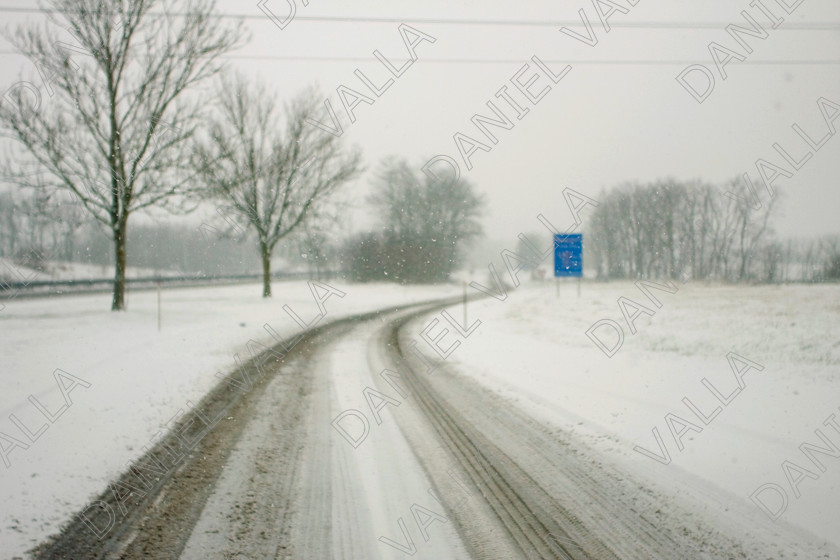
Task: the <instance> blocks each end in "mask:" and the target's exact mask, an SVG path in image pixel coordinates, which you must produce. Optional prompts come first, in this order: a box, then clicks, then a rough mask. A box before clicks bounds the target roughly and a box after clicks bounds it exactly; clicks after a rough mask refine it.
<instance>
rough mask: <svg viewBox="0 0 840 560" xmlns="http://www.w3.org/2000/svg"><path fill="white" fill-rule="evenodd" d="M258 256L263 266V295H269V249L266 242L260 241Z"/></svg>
mask: <svg viewBox="0 0 840 560" xmlns="http://www.w3.org/2000/svg"><path fill="white" fill-rule="evenodd" d="M260 256H261V257H262V266H263V297H264V298H267V297H271V249H269V247H268V244H267V243H265V242H263V241H260Z"/></svg>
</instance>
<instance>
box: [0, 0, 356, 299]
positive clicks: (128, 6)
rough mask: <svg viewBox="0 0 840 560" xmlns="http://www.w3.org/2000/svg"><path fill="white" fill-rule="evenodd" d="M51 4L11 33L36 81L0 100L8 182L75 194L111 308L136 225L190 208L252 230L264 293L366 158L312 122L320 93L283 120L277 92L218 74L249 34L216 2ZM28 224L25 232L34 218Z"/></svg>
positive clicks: (52, 194) (81, 0) (293, 106)
mask: <svg viewBox="0 0 840 560" xmlns="http://www.w3.org/2000/svg"><path fill="white" fill-rule="evenodd" d="M43 7H44V8H45V9H44V13H45V14H46V17H47V18H48V19H47V22H46V24H44V25H33V24H26V25H22V26H20V27H18V28H17V29H16V30H14V31H11V32H7V34H6V35H7V38H8V39H9V41H10V42H11V43H12V44H13V45H14V46H15V47H16V48H17V49H18V50H19V51H20V52H21V53H23V54H24V55H25V56H26V57H27V58H28V59H29V60H30V61H31V62H32V64H33V66H34V68H35V69H36V70H37V74H36V73H33V76H38V77H40V81H39V80H38V78H37V77H33V81H24V80H21V81H19V82H17V83H16V84H14V85H13V86H12V87H11V88H9V90H8V91H7V92H6V94H5V95H4V96H3V99H2V102H0V134H2V136H3V137H4V138H5V139H6V140H7V142H6V143H5V145H4V148H5V152H4V154H3V156H4V157H3V159H2V160H0V179H2V180H3V181H4V182H5V183H8V184H12V185H15V186H17V187H22V188H24V189H29V190H31V191H35V192H37V193H38V195H37V196H36V197H35V199H37V200H47V201H49V200H56V197H57V196H59V195H60V194H61V193H64V194H68V193H69V194H71V195H72V196H73V198H74V200H75V201H76V203H77V206H78V207H79V208H81V209H83V211H84V215H85V216H86V217H87V218H89V219H92V220H96V221H97V222H99V223H100V224H101V226H102V227H104V228H105V229H106V230H107V231H108V232H109V235H110V236H111V239H112V240H113V251H114V292H113V299H112V306H111V307H112V309H113V310H121V309H124V308H125V285H126V284H125V278H126V266H127V249H126V247H127V239H128V231H129V227H128V226H129V218H130V217H131V216H133V215H134V214H135V213H137V212H139V211H144V210H145V211H149V210H151V209H154V208H163V209H165V210H168V211H175V212H186V211H190V210H191V209H194V208H195V206H196V205H195V204H194V201H195V200H208V199H209V200H214V201H216V203H217V204H218V203H221V204H223V205H226V207H227V208H229V209H231V212H232V214H233V217H232V219H233V220H235V221H237V222H238V223H240V224H241V225H244V226H245V227H247V228H250V229H251V230H252V231H254V232H255V235H256V239H257V243H258V245H259V251H260V255H261V260H262V263H263V269H264V287H263V294H264V295H265V296H269V295H270V294H271V286H270V268H271V255H272V253H273V251H274V248H275V246H276V244H277V243H278V241H279V240H280V239H283V238H284V237H286V236H287V235H289V234H290V233H291V232H292V231H294V230H295V229H297V228H298V227H302V226H304V225H305V224H307V220H311V221H316V220H317V217H318V213H319V211H321V210H322V207H323V202H324V201H325V200H326V198H327V197H328V196H330V195H331V194H332V193H333V192H334V191H336V190H337V189H338V187H339V186H341V185H342V184H344V183H346V182H347V181H348V180H350V179H351V178H353V177H354V176H355V175H356V174H357V173H358V172H359V165H360V158H359V155H358V153H355V152H350V153H345V150H344V149H343V148H342V146H341V144H340V143H339V139H338V137H335V136H332V135H328V134H324V133H323V132H318V131H317V130H316V129H314V127H306V126H305V125H304V123H305V120H306V119H307V118H308V117H310V116H312V115H313V113H314V111H315V108H316V102H315V99H320V96H318V95H314V92H307V93H304V94H303V95H301V96H300V97H299V98H297V99H296V100H294V101H293V102H291V103H290V104H289V105H288V106H287V110H286V113H285V123H282V122H281V121H282V120H283V116H284V115H280V114H279V111H278V110H277V109H276V107H275V96H273V95H272V94H271V93H270V92H268V91H266V90H264V89H260V87H259V86H256V85H254V84H249V83H247V81H245V80H244V79H242V78H224V76H225V74H224V72H223V71H224V65H223V64H222V59H223V57H224V56H225V55H226V54H228V53H230V52H231V51H232V50H234V49H236V48H238V47H239V46H240V45H242V44H243V43H244V42H245V40H246V37H245V33H244V30H243V27H242V25H241V22H240V23H239V24H229V23H228V21H227V20H226V19H225V18H222V17H219V16H220V14H219V13H218V12H217V11H216V3H215V0H50V1H47V2H45V4H44V6H43ZM220 76H221V77H223V78H222V79H221V80H220V82H219V86H218V87H217V88H213V87H212V82H213V80H214V79H217V78H219V77H220ZM37 84H40V86H39V85H37ZM208 97H209V99H210V101H209V102H208ZM27 215H28V216H30V222H27V224H31V223H32V222H31V220H35V219H36V218H35V217H34V216H35V214H32V213H30V214H27ZM10 223H12V222H10ZM12 227H15V226H14V225H13V226H12ZM309 227H310V229H312V226H311V224H310V225H309ZM36 229H38V228H36ZM44 231H46V230H45V229H44ZM10 236H12V237H15V238H16V237H17V232H10ZM15 242H16V241H10V243H15ZM35 242H38V243H40V240H33V243H35ZM10 250H11V249H10Z"/></svg>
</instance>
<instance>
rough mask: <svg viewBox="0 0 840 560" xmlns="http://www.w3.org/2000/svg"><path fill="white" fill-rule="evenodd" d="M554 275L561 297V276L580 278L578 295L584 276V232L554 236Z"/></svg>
mask: <svg viewBox="0 0 840 560" xmlns="http://www.w3.org/2000/svg"><path fill="white" fill-rule="evenodd" d="M554 277H555V278H556V282H557V297H558V298H559V297H560V278H577V279H578V297H580V282H581V280H580V279H581V278H582V277H583V234H582V233H567V234H557V235H555V236H554Z"/></svg>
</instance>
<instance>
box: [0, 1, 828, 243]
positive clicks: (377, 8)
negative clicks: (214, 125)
mask: <svg viewBox="0 0 840 560" xmlns="http://www.w3.org/2000/svg"><path fill="white" fill-rule="evenodd" d="M289 1H290V0H268V1H262V2H259V4H258V2H257V1H256V0H254V1H247V2H234V1H232V0H231V1H228V0H224V1H222V2H220V9H221V10H223V11H224V12H226V13H230V14H237V15H244V16H248V17H247V18H246V20H245V23H246V26H247V27H248V28H249V29H250V31H251V33H252V36H253V38H252V41H251V42H250V44H248V45H247V46H245V47H244V48H243V49H241V50H240V51H239V52H238V53H237V55H236V56H234V57H232V58H231V60H230V63H231V65H232V66H233V67H236V68H239V69H241V70H242V71H243V72H244V73H246V74H248V75H251V76H254V77H259V78H260V79H262V80H265V81H266V82H268V84H269V85H270V86H271V87H272V88H273V89H274V90H275V91H276V92H277V95H278V96H279V98H280V99H287V98H289V97H291V96H293V95H294V94H296V93H297V92H299V91H300V90H302V89H303V88H305V87H307V86H309V85H313V84H314V85H317V86H319V87H320V90H321V92H322V93H321V95H322V96H323V97H324V98H325V99H326V98H327V97H328V98H329V99H330V102H331V105H332V107H333V109H334V110H335V112H336V115H337V117H338V118H339V120H340V121H341V122H342V123H343V126H344V136H345V138H346V139H347V140H348V142H351V143H354V144H357V145H359V146H360V147H361V148H362V150H363V152H364V156H365V160H366V163H367V165H368V167H369V169H371V170H373V169H375V168H376V164H377V162H378V161H379V160H380V159H381V158H382V157H383V156H385V155H388V154H397V155H402V156H405V157H407V158H408V159H409V160H410V161H411V162H413V163H415V164H416V165H417V166H418V167H419V166H421V165H422V164H423V163H424V162H425V161H427V160H428V159H429V158H430V157H432V156H435V155H446V156H449V157H451V158H453V159H454V160H455V161H456V162H457V163H458V164H459V167H460V171H461V174H462V176H463V177H466V178H468V179H469V180H470V181H472V182H473V183H474V184H475V185H476V186H477V187H478V189H479V191H480V192H482V193H485V195H486V197H487V200H488V203H489V205H488V210H489V211H488V215H487V218H486V220H485V227H486V230H487V233H488V235H489V236H490V237H491V238H494V239H511V238H514V237H515V236H516V234H517V233H519V232H520V231H533V230H538V229H539V228H540V226H539V224H538V222H537V221H536V218H535V216H536V215H537V214H538V213H543V214H545V215H546V216H548V217H549V219H551V220H552V221H554V222H555V223H556V225H558V226H566V225H568V224H569V223H570V218H569V214H568V211H567V209H566V206H565V203H564V200H563V197H562V194H561V191H562V189H563V188H564V187H570V188H572V189H574V190H576V191H579V192H581V193H583V194H586V195H588V196H591V197H593V198H596V199H597V198H598V194H599V192H600V191H601V189H603V188H609V187H611V186H614V185H616V184H619V183H622V182H625V181H643V182H644V181H652V180H655V179H657V178H664V177H667V176H672V177H676V178H678V179H695V178H697V179H703V180H707V181H711V182H719V183H722V182H724V181H725V180H727V179H730V178H732V177H735V176H737V175H741V174H743V173H744V172H749V173H750V175H751V176H752V177H753V179H754V180H755V181H756V183H757V186H759V187H761V188H760V190H759V195H760V196H761V197H763V198H764V200H766V197H767V196H768V194H767V192H766V191H765V190H764V188H763V185H762V184H761V179H760V176H759V174H758V170H757V169H756V160H758V159H760V158H761V159H764V160H766V161H767V162H769V163H770V164H772V165H775V166H778V167H780V168H782V169H783V170H784V172H785V173H787V174H792V175H793V176H792V177H786V176H783V175H780V176H779V177H778V178H777V179H776V180H775V182H774V187H775V189H776V192H781V193H783V199H782V206H781V212H780V213H779V215H778V216H777V220H776V226H777V227H776V229H777V231H778V233H779V234H780V235H782V236H783V237H787V236H810V235H817V234H823V233H840V219H838V216H837V213H838V210H840V188H839V187H840V185H838V178H840V157H838V156H840V139H838V138H835V137H828V138H827V139H825V138H826V135H827V134H829V130H830V129H829V128H828V126H829V125H828V124H826V122H825V120H824V118H823V114H822V113H821V108H820V106H819V105H818V103H817V100H818V99H819V98H825V99H827V100H828V101H829V102H831V103H832V104H834V105H840V2H838V1H837V0H803V1H801V2H800V4H799V5H798V6H793V4H795V3H796V2H797V1H798V0H762V2H758V0H752V5H751V3H750V0H741V1H733V0H704V1H703V2H674V1H666V0H633V1H636V5H635V6H631V5H630V4H629V1H628V0H616V1H615V5H617V6H619V7H621V8H622V10H624V11H625V12H627V13H622V12H621V11H618V10H616V11H614V13H612V14H611V15H610V16H609V18H608V19H607V24H608V25H610V27H611V29H610V31H609V32H608V33H607V32H605V30H604V26H603V24H602V22H601V19H600V18H599V15H598V13H597V12H596V10H595V7H594V6H593V2H591V1H589V0H586V1H584V0H579V1H575V2H560V1H552V2H549V1H529V2H510V1H504V2H502V1H488V0H482V1H458V2H452V1H451V0H449V1H446V2H444V1H437V0H424V1H423V2H403V1H394V0H389V1H387V2H385V1H381V2H375V1H352V2H342V3H340V4H339V3H336V2H326V1H324V0H310V2H309V6H304V5H303V0H297V9H296V14H295V16H294V18H291V17H290V16H291V14H290V9H289ZM29 5H31V4H29V3H28V2H24V1H23V0H18V1H11V0H4V1H2V2H0V7H10V6H15V7H17V6H20V7H25V6H29ZM260 5H261V6H262V7H263V9H264V10H267V11H269V12H271V13H272V14H274V17H275V21H274V22H273V21H272V20H271V19H270V18H269V17H268V16H267V15H266V14H265V13H264V11H263V9H261V8H260ZM601 6H602V9H603V10H607V9H609V6H608V4H607V3H603V4H601ZM785 6H787V7H785ZM762 8H763V9H764V10H766V11H767V12H768V13H763V10H762ZM581 9H583V10H584V14H585V17H586V19H588V21H589V22H590V23H591V31H592V35H590V34H589V33H588V31H587V29H586V27H585V26H584V25H583V23H582V20H581V16H580V14H579V12H578V11H579V10H581ZM742 11H744V12H746V14H747V15H748V16H749V17H751V18H753V19H754V20H755V21H756V22H757V23H758V24H760V25H761V26H762V27H764V29H765V30H766V34H767V35H768V36H767V37H766V38H764V39H760V38H756V37H751V36H749V35H741V36H740V37H741V40H742V41H743V42H744V43H745V44H746V46H747V48H748V49H751V50H752V52H747V50H745V48H744V46H742V45H739V43H738V41H736V40H735V39H734V38H732V37H731V36H730V35H729V34H728V33H727V32H726V30H725V27H726V26H727V25H729V24H738V25H742V26H745V25H747V20H746V19H745V17H744V16H743V15H742V14H741V12H742ZM787 12H792V13H791V14H788V13H787ZM768 14H769V16H768ZM4 15H5V16H7V17H6V21H7V22H9V23H14V22H16V21H20V20H21V18H22V17H24V16H19V15H15V14H8V13H7V14H4ZM770 17H773V18H775V19H776V25H777V28H776V29H773V27H772V25H771V21H770ZM310 18H313V19H310ZM335 18H348V19H350V20H352V21H335ZM360 19H361V20H368V21H359V20H360ZM370 20H380V21H370ZM383 20H384V21H383ZM782 20H783V21H782ZM493 22H498V23H497V24H496V23H493ZM400 23H404V24H406V25H408V26H411V28H413V29H416V30H418V31H420V32H422V33H423V34H425V36H416V35H414V36H408V37H407V40H410V41H416V44H415V46H414V47H413V50H414V53H415V55H416V57H417V60H416V62H415V63H414V64H412V65H411V66H410V67H408V68H407V69H406V70H405V71H404V73H403V74H402V75H401V76H400V77H398V78H393V76H392V75H391V74H389V73H388V70H386V68H385V66H384V65H383V63H382V62H380V61H379V60H377V58H376V57H374V56H373V51H374V50H378V51H379V52H380V53H381V54H382V55H383V56H384V58H386V59H388V60H390V61H391V62H392V63H393V64H394V65H395V66H396V67H400V66H402V65H403V64H404V63H405V61H406V60H407V59H408V58H409V56H410V54H409V51H408V49H407V47H406V45H405V44H404V40H403V37H402V36H401V34H400V28H399V26H400ZM564 24H565V25H568V26H569V27H568V29H569V31H568V33H564V32H562V31H561V30H560V29H561V27H563V26H564ZM281 25H283V26H284V27H283V29H281V28H280V26H281ZM403 29H404V31H405V30H406V28H403ZM574 34H578V38H575V37H574V36H572V35H574ZM432 39H434V42H432ZM712 42H716V43H717V44H719V45H720V46H721V47H722V49H728V50H729V51H730V52H729V54H727V53H726V51H725V50H718V56H719V57H720V58H723V57H727V56H729V57H731V59H730V60H729V63H728V64H726V65H725V67H724V69H723V70H724V71H725V72H726V75H727V76H726V79H725V80H724V79H723V78H722V76H721V74H720V71H719V70H718V68H717V67H716V64H715V61H714V59H713V58H712V54H711V53H710V51H709V45H710V43H712ZM2 52H3V54H2V56H0V72H2V76H3V80H2V81H0V86H4V87H3V90H4V91H5V89H7V88H8V86H9V85H11V84H12V83H14V82H16V81H17V79H18V75H19V74H20V73H21V72H23V74H24V75H25V76H26V75H31V72H32V66H31V64H29V63H26V62H25V61H24V59H23V58H22V57H20V56H19V55H15V54H12V53H11V51H10V47H9V46H8V44H6V45H5V46H4V47H3V48H2ZM534 56H535V57H536V58H537V59H538V60H540V61H542V62H543V63H544V64H543V66H544V69H543V70H540V69H539V68H538V66H537V65H536V64H535V63H534V62H533V61H532V57H534ZM289 58H292V59H289ZM738 58H743V59H744V60H738ZM307 59H308V60H307ZM313 59H314V60H313ZM445 61H450V62H445ZM453 61H454V62H453ZM668 61H671V62H668ZM768 61H770V62H771V63H768ZM819 61H823V62H822V63H818V62H819ZM829 61H830V62H829ZM526 63H529V64H530V67H529V68H526V69H525V71H524V72H523V73H522V74H521V75H520V81H521V82H522V83H525V82H528V80H529V79H530V77H531V76H532V75H535V74H539V78H538V79H537V81H535V82H534V83H533V84H532V85H531V86H529V87H528V88H527V89H528V91H530V92H531V95H532V96H534V97H536V96H539V95H540V94H541V92H543V91H544V90H545V89H546V88H550V89H549V90H547V92H546V93H545V94H544V96H543V97H541V99H539V101H538V102H536V103H533V102H531V101H528V99H527V98H526V96H525V94H524V93H523V92H521V91H520V90H519V89H517V87H516V86H514V84H513V83H512V81H511V80H512V78H513V77H514V75H515V74H517V73H518V72H519V70H520V68H522V67H523V65H524V64H526ZM694 63H696V64H701V65H703V66H705V67H706V68H707V71H706V72H703V71H701V70H695V71H693V72H691V73H690V74H688V75H687V79H688V80H689V81H690V83H691V84H692V85H693V87H694V88H695V89H696V90H699V91H698V95H699V93H701V92H702V91H703V89H706V85H707V84H708V79H709V78H708V77H707V76H708V75H710V76H713V78H714V80H715V84H714V87H713V89H711V90H710V91H709V92H708V95H707V96H706V97H705V99H704V101H703V102H702V104H701V103H699V102H698V101H697V100H696V99H695V97H694V96H692V94H691V93H689V91H688V90H687V89H686V88H685V87H683V86H681V85H680V84H679V83H678V82H677V80H676V77H677V76H678V75H679V74H680V73H681V72H682V71H683V70H684V69H686V67H688V66H689V65H690V64H694ZM567 65H568V66H570V67H571V69H570V71H568V73H567V74H565V75H564V76H563V77H562V79H559V82H558V83H554V81H552V79H551V78H550V77H549V76H548V75H547V74H546V72H550V73H553V74H554V75H560V74H561V72H562V70H563V69H564V68H565V67H566V66H567ZM355 70H359V71H360V73H361V74H363V75H364V76H365V77H366V78H367V79H368V80H369V81H370V82H372V84H373V85H374V86H376V87H381V86H383V84H386V83H387V80H388V79H389V78H393V79H394V82H393V84H392V85H391V86H390V87H389V88H388V89H387V90H386V91H384V92H382V93H381V96H380V97H377V96H376V94H374V93H373V92H371V90H370V88H368V87H366V86H365V85H364V84H363V83H362V81H361V80H360V78H359V77H358V76H357V75H355V74H354V71H355ZM555 79H558V78H555ZM704 80H705V83H702V82H704ZM342 85H343V86H345V87H346V88H349V90H355V91H357V92H360V93H363V94H365V95H366V96H368V97H369V98H370V99H372V100H373V103H372V104H366V103H364V102H360V103H359V104H358V105H357V106H356V107H355V108H353V109H352V110H353V112H354V117H355V122H352V123H351V122H350V119H349V115H348V113H347V111H346V110H345V107H344V106H343V105H342V101H341V99H340V98H339V95H338V93H337V91H336V89H337V88H338V87H339V86H342ZM503 86H507V93H508V94H509V95H510V97H511V98H512V99H513V100H515V102H516V103H518V104H519V105H521V106H522V107H523V108H527V109H528V112H527V114H525V115H524V116H522V118H521V119H517V117H516V111H515V110H514V109H513V108H512V106H511V105H510V104H509V103H508V102H506V101H505V100H504V99H500V98H499V97H495V94H496V93H497V92H499V90H500V89H501V88H502V87H503ZM488 100H493V101H494V102H495V104H496V106H497V107H498V109H499V110H500V111H502V113H504V115H506V116H507V117H508V118H510V119H511V120H512V122H513V124H514V126H513V128H511V129H510V130H505V129H503V128H498V127H492V126H491V127H489V130H490V131H491V132H492V133H493V134H494V135H495V136H496V140H497V143H495V144H494V143H493V142H492V141H491V140H490V139H488V138H487V136H485V135H484V134H482V133H481V131H480V130H478V129H477V127H476V126H475V124H473V123H472V122H471V118H472V117H473V115H475V114H476V113H479V114H482V115H485V116H487V117H494V115H493V113H492V112H491V111H490V109H488V107H487V105H486V104H487V102H488ZM348 102H352V99H348ZM823 109H824V110H825V111H826V112H829V116H832V115H831V113H830V112H831V111H833V110H834V109H832V107H831V104H826V105H824V107H823ZM322 116H323V121H324V122H325V124H328V125H329V124H331V123H330V120H329V115H328V113H327V111H326V109H323V112H322ZM494 118H495V117H494ZM794 123H796V124H797V125H798V126H799V127H800V128H801V130H802V131H804V132H805V133H806V134H807V135H808V136H809V137H810V138H811V139H812V140H813V141H814V142H819V141H820V140H821V139H825V143H824V144H823V145H822V146H821V148H820V149H819V150H815V149H812V148H809V147H808V145H807V144H806V143H805V141H804V140H803V139H802V138H801V137H800V136H799V135H798V134H797V133H796V132H795V131H794V130H793V128H792V125H793V124H794ZM832 125H833V126H834V127H835V128H837V127H840V119H838V120H837V121H835V122H833V124H832ZM456 133H461V134H463V135H466V137H469V138H472V139H474V140H477V141H480V142H482V143H483V145H485V146H486V147H489V151H482V150H480V149H478V150H476V151H475V152H474V153H472V154H471V156H469V163H470V165H472V169H468V165H467V161H465V158H464V157H462V155H461V154H460V153H459V149H458V146H457V145H456V142H455V140H454V139H453V136H454V135H455V134H456ZM774 144H778V145H779V146H780V147H781V149H782V150H783V151H785V152H786V153H787V154H788V155H789V157H790V158H791V159H792V160H793V162H794V163H797V162H799V165H801V168H800V169H798V170H795V169H794V168H793V166H792V165H791V164H790V163H787V162H786V161H785V159H784V157H783V155H781V154H780V153H779V152H778V151H777V150H775V149H774V147H773V145H774ZM464 147H465V149H469V148H470V146H469V145H466V144H465V145H464ZM809 152H813V155H812V157H810V159H808V160H807V161H805V162H804V164H803V163H801V162H802V159H803V158H804V157H805V156H807V154H808V153H809ZM368 179H369V173H368V174H367V175H366V176H365V177H363V178H362V179H360V180H359V181H357V182H356V183H354V184H353V185H352V186H351V187H350V189H351V192H352V195H353V197H354V198H355V199H356V200H358V201H359V202H360V203H363V202H364V198H365V197H366V196H367V194H368V192H369V186H368ZM355 221H356V222H357V223H363V222H364V221H365V220H364V218H361V217H357V218H356V220H355Z"/></svg>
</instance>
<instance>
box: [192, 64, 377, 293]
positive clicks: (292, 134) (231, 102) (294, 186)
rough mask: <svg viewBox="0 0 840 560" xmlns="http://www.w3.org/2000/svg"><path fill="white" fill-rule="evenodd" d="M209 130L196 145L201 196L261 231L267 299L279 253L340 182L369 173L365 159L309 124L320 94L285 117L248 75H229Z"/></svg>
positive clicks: (298, 102) (303, 98) (301, 99)
mask: <svg viewBox="0 0 840 560" xmlns="http://www.w3.org/2000/svg"><path fill="white" fill-rule="evenodd" d="M218 98H219V102H218V107H217V110H216V116H215V117H214V118H213V119H212V121H211V125H210V130H209V135H208V137H207V138H200V139H199V140H198V141H197V142H196V146H195V149H194V153H193V158H192V165H193V167H194V168H195V169H196V170H197V176H198V177H199V178H200V179H201V181H202V183H203V186H202V188H201V189H200V190H199V191H198V194H199V195H200V196H201V197H203V198H206V199H210V200H217V201H221V202H223V203H224V204H227V205H229V207H228V209H229V210H230V211H231V213H232V214H233V215H234V217H235V219H238V220H240V221H241V222H242V223H243V224H244V225H246V226H247V227H249V228H251V229H253V230H254V231H255V232H256V235H257V242H258V244H259V251H260V260H261V261H262V268H263V297H270V296H271V257H272V254H273V252H274V248H275V246H276V245H277V243H278V242H279V241H280V240H281V239H283V238H284V237H286V236H287V235H289V234H290V233H292V232H293V231H295V230H296V229H297V228H298V227H299V226H301V224H303V223H304V220H305V219H306V218H307V216H309V215H310V214H311V213H313V212H314V211H315V210H316V209H318V207H319V206H320V205H322V204H323V203H324V202H326V200H327V198H328V197H329V196H330V195H331V194H333V193H334V192H335V191H336V190H337V189H338V188H339V187H341V186H342V185H343V184H345V183H347V182H348V181H350V180H351V179H353V178H354V177H355V176H356V175H357V174H358V173H359V172H360V171H361V167H360V164H361V156H360V154H359V153H358V152H357V151H349V152H348V151H347V150H345V149H344V147H343V145H342V143H341V141H340V139H339V138H338V137H336V136H333V135H330V134H324V133H323V132H321V131H319V130H318V129H316V128H314V127H312V126H307V125H306V121H307V119H309V118H313V117H314V114H315V112H316V111H317V108H318V103H317V99H320V97H319V96H318V95H315V94H314V92H312V91H305V92H303V93H302V94H301V95H299V96H298V97H297V98H295V99H294V100H292V101H291V102H290V103H289V104H288V105H287V107H286V113H285V125H284V126H281V124H280V123H279V122H278V121H279V120H280V119H279V118H278V115H277V111H276V108H275V103H274V96H273V95H272V94H269V93H268V92H266V91H265V89H264V88H262V87H259V86H254V85H252V84H249V83H248V82H246V81H245V80H244V79H243V78H241V77H239V78H235V79H233V80H224V81H223V83H222V85H221V88H220V92H219V96H218Z"/></svg>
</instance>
